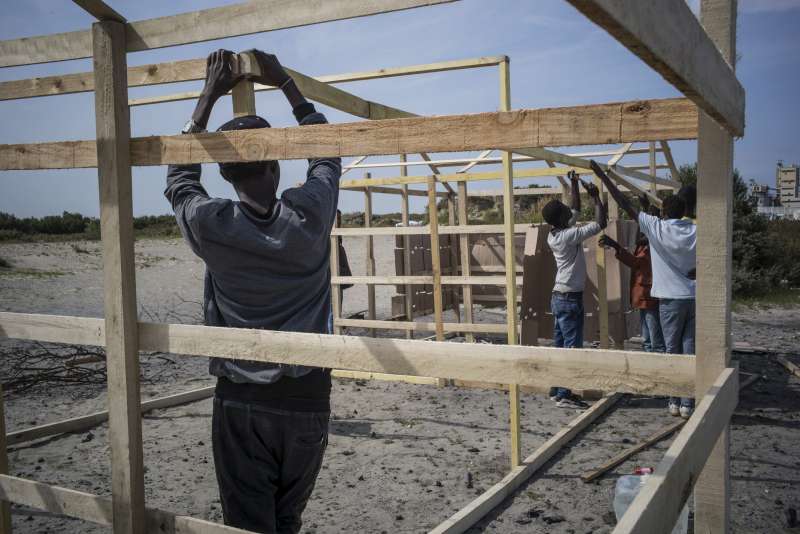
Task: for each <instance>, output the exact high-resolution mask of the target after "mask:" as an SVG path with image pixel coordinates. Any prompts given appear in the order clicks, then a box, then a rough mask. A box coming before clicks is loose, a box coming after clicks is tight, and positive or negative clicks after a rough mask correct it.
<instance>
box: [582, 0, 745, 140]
mask: <svg viewBox="0 0 800 534" xmlns="http://www.w3.org/2000/svg"><path fill="white" fill-rule="evenodd" d="M569 3H570V4H572V5H573V6H574V7H575V8H576V9H578V11H580V12H582V13H583V14H584V15H586V16H587V17H588V18H589V19H591V20H592V21H593V22H594V23H595V24H597V25H598V26H600V27H601V28H603V29H604V30H606V31H607V32H608V33H610V34H611V35H612V36H613V37H614V38H615V39H617V40H618V41H619V42H620V43H622V44H623V45H624V46H625V47H627V48H628V49H629V50H630V51H631V52H633V53H634V54H636V55H637V56H639V58H640V59H641V60H642V61H644V62H645V63H647V64H648V65H650V67H652V68H653V69H655V71H656V72H658V73H659V74H661V75H662V76H663V77H664V78H665V79H666V80H667V81H668V82H670V83H671V84H672V85H674V86H675V87H676V88H677V89H678V90H679V91H681V92H682V93H683V94H685V95H686V96H687V97H689V98H691V99H692V101H694V102H695V103H696V104H697V105H698V106H700V108H702V109H703V111H705V112H706V113H708V114H709V115H710V116H711V117H712V118H713V119H714V120H715V121H716V122H718V123H719V124H721V125H723V126H724V127H725V128H726V129H727V130H728V131H729V133H731V134H732V135H734V136H737V137H739V136H741V135H743V134H744V89H743V88H742V85H741V84H740V83H739V81H738V80H737V79H736V74H735V73H734V70H733V69H732V68H731V61H730V59H729V58H728V57H727V55H726V54H724V53H722V54H721V53H720V50H719V49H718V48H717V47H718V46H721V43H720V42H719V39H716V38H714V36H713V35H711V38H709V34H712V33H713V32H712V31H710V30H709V28H708V25H707V24H705V23H704V24H703V26H705V27H706V29H705V30H704V29H703V26H701V25H700V22H698V20H697V17H695V15H694V13H692V10H691V9H690V8H689V6H688V5H687V4H686V2H681V1H678V0H659V1H657V2H640V1H637V0H569ZM734 16H735V15H734ZM701 18H702V17H701ZM706 31H709V34H706ZM676 36H680V37H679V38H678V37H676ZM715 42H716V44H715ZM653 139H658V138H657V137H654V138H653Z"/></svg>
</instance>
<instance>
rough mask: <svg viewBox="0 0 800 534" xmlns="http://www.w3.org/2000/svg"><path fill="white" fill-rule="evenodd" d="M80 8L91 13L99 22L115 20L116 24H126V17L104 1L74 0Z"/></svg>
mask: <svg viewBox="0 0 800 534" xmlns="http://www.w3.org/2000/svg"><path fill="white" fill-rule="evenodd" d="M72 1H73V2H75V3H76V4H77V5H78V6H80V7H81V8H83V10H84V11H86V12H87V13H89V14H90V15H91V16H93V17H94V18H96V19H97V20H113V21H115V22H122V23H125V22H127V20H125V17H123V16H122V15H120V14H119V13H117V12H116V11H114V9H113V8H112V7H111V6H109V5H108V4H106V3H105V2H103V0H72Z"/></svg>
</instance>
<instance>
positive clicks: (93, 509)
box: [0, 475, 250, 534]
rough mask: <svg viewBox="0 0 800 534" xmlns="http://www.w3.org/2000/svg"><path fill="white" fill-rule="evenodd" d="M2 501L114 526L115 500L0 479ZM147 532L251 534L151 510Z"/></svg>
mask: <svg viewBox="0 0 800 534" xmlns="http://www.w3.org/2000/svg"><path fill="white" fill-rule="evenodd" d="M0 498H2V499H3V500H5V501H10V502H13V503H16V504H21V505H24V506H29V507H31V508H35V509H37V510H43V511H45V512H50V513H52V514H57V515H65V516H67V517H74V518H76V519H82V520H84V521H89V522H91V523H97V524H99V525H105V526H111V525H112V513H111V498H110V497H103V496H100V495H94V494H92V493H86V492H83V491H78V490H73V489H68V488H62V487H60V486H51V485H49V484H43V483H42V482H35V481H33V480H28V479H24V478H19V477H12V476H9V475H0ZM145 513H146V515H147V532H158V533H161V534H248V533H249V532H250V531H248V530H241V529H238V528H234V527H228V526H225V525H222V524H219V523H213V522H211V521H205V520H203V519H195V518H194V517H187V516H180V515H175V514H173V513H170V512H166V511H163V510H157V509H155V508H148V509H147V510H146V511H145Z"/></svg>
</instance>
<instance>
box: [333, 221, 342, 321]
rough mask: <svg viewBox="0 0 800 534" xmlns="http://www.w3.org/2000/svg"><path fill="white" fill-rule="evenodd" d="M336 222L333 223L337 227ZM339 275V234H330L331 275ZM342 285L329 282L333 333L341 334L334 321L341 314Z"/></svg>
mask: <svg viewBox="0 0 800 534" xmlns="http://www.w3.org/2000/svg"><path fill="white" fill-rule="evenodd" d="M337 226H338V224H336V225H334V227H337ZM335 276H339V236H336V235H332V236H331V277H335ZM341 302H342V286H341V285H339V284H331V313H332V314H333V318H332V321H333V333H334V334H341V333H342V327H341V326H338V325H337V324H336V323H337V322H338V320H339V318H340V317H341V316H342V305H341Z"/></svg>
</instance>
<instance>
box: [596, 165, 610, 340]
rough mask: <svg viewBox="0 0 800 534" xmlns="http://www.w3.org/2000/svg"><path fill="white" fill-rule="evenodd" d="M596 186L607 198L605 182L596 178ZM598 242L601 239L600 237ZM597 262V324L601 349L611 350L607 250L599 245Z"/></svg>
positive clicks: (601, 196) (597, 247)
mask: <svg viewBox="0 0 800 534" xmlns="http://www.w3.org/2000/svg"><path fill="white" fill-rule="evenodd" d="M594 184H595V185H596V186H597V188H598V189H599V190H600V199H603V197H604V196H605V194H604V191H603V182H601V181H600V179H599V178H598V177H597V176H595V177H594ZM597 239H598V240H599V239H600V237H599V236H598V238H597ZM595 261H596V264H597V280H596V281H597V304H598V310H597V319H598V320H597V322H598V326H599V327H600V348H601V349H607V348H609V339H608V280H607V276H606V249H604V248H603V247H601V246H600V244H599V243H598V244H597V246H596V247H595Z"/></svg>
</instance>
